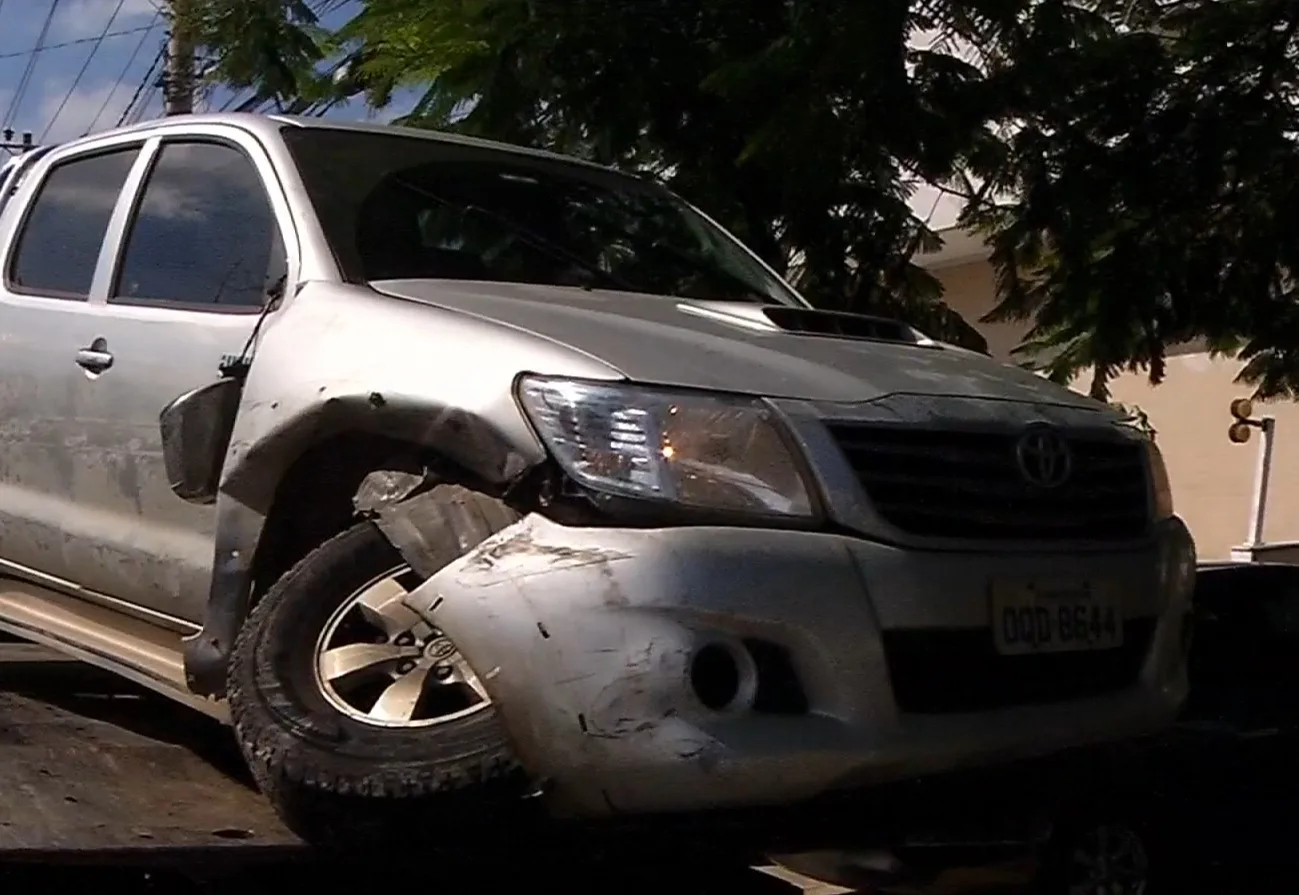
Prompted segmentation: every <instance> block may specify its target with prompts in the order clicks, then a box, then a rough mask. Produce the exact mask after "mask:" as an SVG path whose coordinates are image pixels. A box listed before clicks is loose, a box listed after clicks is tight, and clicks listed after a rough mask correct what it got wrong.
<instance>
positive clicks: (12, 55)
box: [0, 0, 158, 59]
mask: <svg viewBox="0 0 1299 895" xmlns="http://www.w3.org/2000/svg"><path fill="white" fill-rule="evenodd" d="M3 4H4V0H0V5H3ZM157 27H158V26H157V24H153V25H137V26H136V27H134V28H123V29H121V30H120V31H110V32H108V33H107V34H105V35H104V37H106V38H107V37H126V36H127V35H128V34H139V33H140V32H141V31H152V30H153V29H154V28H157ZM98 40H99V38H98V37H78V38H77V39H76V40H65V41H63V42H62V43H56V44H46V45H45V46H43V47H41V48H40V49H39V50H19V51H18V52H16V53H0V59H17V58H18V57H19V56H30V55H31V54H32V53H45V52H48V51H50V50H62V49H66V48H67V47H76V46H80V45H81V44H92V43H95V42H97V41H98Z"/></svg>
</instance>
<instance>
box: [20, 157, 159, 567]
mask: <svg viewBox="0 0 1299 895" xmlns="http://www.w3.org/2000/svg"><path fill="white" fill-rule="evenodd" d="M143 143H144V141H143V140H140V139H137V140H135V141H133V142H127V143H122V142H119V143H117V144H115V145H113V144H110V145H108V146H99V147H95V148H92V149H89V150H86V151H83V152H73V151H71V150H68V151H62V152H60V151H57V150H56V151H55V152H54V153H53V154H52V155H51V164H50V165H49V166H48V167H42V166H40V165H37V166H35V168H33V169H32V171H33V173H32V175H31V181H32V182H31V183H29V184H24V186H23V188H22V189H20V190H19V191H18V192H17V193H16V194H15V195H13V196H12V197H11V198H10V200H9V202H8V203H7V204H6V206H5V208H4V213H3V215H0V224H3V227H2V228H0V245H4V246H7V247H8V250H7V252H6V254H5V257H4V265H3V266H4V285H3V288H0V559H3V560H4V561H5V564H6V568H5V571H6V572H9V573H12V572H14V571H18V572H21V573H33V574H35V575H36V576H37V577H39V578H42V579H44V578H45V577H49V578H53V579H55V582H56V583H58V582H65V583H66V582H69V581H75V580H76V579H77V578H78V577H79V576H80V575H81V574H82V572H83V571H84V568H85V567H84V563H83V562H82V560H83V559H84V557H86V556H87V555H88V550H89V547H88V545H90V544H93V543H96V542H99V541H101V540H102V539H103V538H104V537H105V536H106V534H107V530H108V529H111V528H114V527H116V526H117V525H118V523H117V522H116V521H115V520H110V519H106V518H105V517H104V516H103V514H102V513H98V512H96V511H95V510H94V509H93V508H87V507H84V506H83V505H82V502H83V501H84V500H85V499H86V496H87V495H88V494H92V493H95V492H96V490H97V489H98V488H100V487H101V483H105V484H106V483H107V481H108V480H109V477H110V476H111V473H110V472H108V471H106V470H102V469H101V468H100V466H99V464H101V463H102V462H103V458H102V457H99V456H92V455H95V454H97V446H96V445H95V444H94V442H92V441H91V440H89V439H88V438H87V433H86V432H85V431H84V428H83V426H82V423H81V418H83V417H85V416H87V415H93V413H94V410H93V408H91V407H87V406H85V405H84V404H81V403H79V402H80V401H81V400H82V399H83V398H84V395H82V394H81V391H80V385H79V381H80V380H81V379H82V378H83V371H82V370H81V369H80V368H79V367H78V366H77V365H76V359H77V352H78V350H79V349H81V348H84V347H86V346H88V345H89V344H90V343H91V342H92V340H93V339H94V338H95V334H96V331H97V327H98V324H97V312H98V310H99V307H97V306H96V305H95V302H94V300H95V298H96V297H97V298H99V299H100V300H101V301H102V298H103V295H102V285H101V284H102V280H103V276H102V275H101V274H99V273H98V272H97V271H98V269H99V268H100V267H101V264H100V256H101V255H102V254H103V251H102V246H103V244H104V242H105V236H106V235H107V234H108V233H109V231H110V223H111V221H112V220H113V216H114V210H115V209H116V208H117V206H118V205H119V198H120V195H121V193H122V191H123V187H124V186H125V184H126V183H127V180H128V177H129V176H130V174H131V172H132V170H133V168H134V167H135V165H136V162H137V159H138V158H139V155H140V150H141V147H142V145H143ZM12 186H13V184H12V183H11V184H10V187H12ZM97 291H98V293H99V294H97ZM15 566H16V567H17V569H15V568H14V567H15Z"/></svg>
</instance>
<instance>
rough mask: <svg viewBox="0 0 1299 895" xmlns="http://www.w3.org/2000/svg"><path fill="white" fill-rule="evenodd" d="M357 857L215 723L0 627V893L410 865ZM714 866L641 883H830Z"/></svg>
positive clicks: (679, 892) (757, 887) (660, 888)
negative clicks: (324, 839)
mask: <svg viewBox="0 0 1299 895" xmlns="http://www.w3.org/2000/svg"><path fill="white" fill-rule="evenodd" d="M366 857H367V856H360V861H357V860H356V859H355V856H348V857H344V858H342V859H333V858H327V857H322V856H321V855H319V854H317V853H315V852H313V851H312V850H311V849H310V848H309V847H307V846H306V845H305V844H304V843H303V842H302V841H301V840H299V839H298V838H297V837H296V836H294V834H293V833H291V832H290V831H289V830H288V829H286V828H285V827H284V825H283V824H282V823H281V822H280V821H279V819H278V818H277V817H276V816H275V813H274V812H273V811H272V810H271V808H270V807H269V805H267V803H266V802H265V801H264V800H263V799H262V797H261V795H260V794H259V793H258V792H257V791H256V790H255V789H254V788H253V786H252V783H251V781H250V780H249V778H248V776H247V773H246V771H245V769H244V766H243V762H242V760H241V758H240V756H239V754H238V750H237V749H236V747H235V744H234V741H233V738H232V737H231V736H230V733H229V731H228V730H227V729H226V728H224V727H223V726H222V725H221V724H220V723H219V722H217V721H215V720H213V719H211V718H209V717H207V716H204V715H202V714H200V713H198V712H195V711H193V710H191V709H188V708H186V707H184V706H182V705H179V704H176V703H173V702H170V701H169V700H167V699H165V698H163V697H160V696H158V695H157V694H155V693H153V692H151V691H149V690H147V689H145V688H143V687H140V686H137V685H135V684H133V683H131V682H129V681H125V680H123V679H121V678H119V677H117V676H115V675H113V674H111V673H109V672H106V671H101V670H100V669H98V668H95V667H94V666H91V665H87V664H85V663H82V662H78V661H76V660H72V659H67V658H64V657H61V656H59V655H57V654H55V653H53V652H51V651H50V650H47V649H46V648H44V647H42V646H38V645H35V644H31V643H26V642H21V641H17V640H15V639H13V638H10V637H8V636H7V635H0V888H4V889H6V890H8V889H13V890H15V891H30V890H35V889H37V888H39V887H41V886H46V887H49V886H51V885H52V884H54V883H58V884H60V888H66V887H67V886H68V885H70V884H73V883H75V884H76V885H78V886H79V885H80V884H82V883H88V884H91V885H93V886H99V887H102V886H103V885H105V884H106V881H108V880H119V879H120V880H121V881H123V882H125V883H126V884H127V886H128V888H129V889H130V890H131V891H149V892H152V891H182V890H183V891H186V892H191V893H192V892H195V891H208V890H209V888H208V887H210V890H211V891H218V890H219V891H222V892H229V891H230V890H231V889H232V888H235V889H238V890H239V891H245V892H260V891H262V890H263V888H266V887H267V886H268V885H269V886H270V888H267V891H271V890H276V891H279V890H280V889H281V888H282V884H278V883H274V882H273V881H274V880H279V879H294V880H295V881H296V882H297V883H298V884H300V885H315V884H323V885H326V886H327V887H328V888H329V889H330V890H337V891H344V890H346V889H348V888H349V887H351V886H357V887H362V888H363V889H368V890H371V891H373V890H374V889H375V888H376V887H379V886H387V885H392V884H402V883H403V882H408V881H409V880H410V879H411V878H412V877H411V874H412V872H413V871H412V868H411V867H409V866H405V867H403V866H400V862H399V863H398V865H396V866H394V865H393V864H392V861H390V860H389V861H386V862H381V864H385V865H387V866H379V867H376V866H375V865H374V863H373V862H372V861H366V860H365V859H366ZM662 857H663V856H656V858H655V861H654V863H656V864H657V863H662V861H661V860H660V859H661V858H662ZM522 864H523V865H524V866H521V867H518V868H515V870H514V871H513V872H514V873H516V874H523V877H524V879H522V880H520V881H519V882H520V883H521V885H520V886H519V887H517V888H518V891H522V890H523V889H530V888H532V887H534V886H537V885H541V884H540V883H538V881H537V880H538V873H539V872H540V873H541V875H542V876H544V877H546V878H547V879H546V881H545V883H544V884H545V885H548V886H549V887H550V888H559V889H561V890H563V891H567V892H570V893H577V892H595V891H601V892H603V891H610V889H609V888H607V887H608V886H609V883H610V881H609V879H608V872H607V870H606V871H604V872H597V873H596V874H595V876H596V879H592V876H591V869H588V868H586V867H584V866H582V864H581V862H580V861H578V862H575V863H573V864H572V865H570V866H569V867H567V868H564V869H563V870H562V871H559V872H556V869H555V868H550V867H547V868H545V869H544V870H543V868H541V867H540V866H538V865H537V864H536V863H534V862H533V861H532V860H524V861H523V862H522ZM290 868H291V869H290ZM286 870H288V871H289V873H288V874H287V875H286V874H285V871H286ZM646 870H647V871H648V873H642V872H641V870H640V868H632V867H628V868H627V869H626V872H625V877H624V874H623V873H622V872H619V873H618V876H620V877H624V879H622V880H621V881H619V882H617V883H616V884H615V885H614V890H616V891H633V890H634V891H638V892H639V891H649V890H648V889H644V888H642V887H641V886H640V885H637V881H638V879H639V880H640V881H641V882H642V883H644V882H648V880H646V879H644V877H645V876H647V875H648V876H651V877H653V876H655V874H654V873H653V865H652V864H651V865H650V866H648V867H647V868H646ZM484 871H485V873H486V875H487V876H492V877H493V879H494V875H493V874H491V873H490V872H486V871H487V868H484ZM507 871H508V868H507ZM425 872H426V869H425ZM722 872H723V877H720V878H719V877H717V876H716V875H713V876H711V877H710V878H709V879H707V880H701V879H691V878H680V880H679V882H673V883H671V884H668V885H655V886H653V891H654V892H655V893H659V892H672V893H674V895H687V893H691V892H701V891H708V892H713V891H716V892H719V893H720V892H727V893H731V892H733V893H736V895H754V893H761V892H782V893H796V892H799V891H800V890H804V891H808V893H809V895H819V892H825V891H827V889H825V887H820V886H817V885H816V884H815V883H813V881H811V880H799V879H798V878H796V877H795V878H793V879H792V880H791V881H790V882H786V881H785V880H781V879H777V878H776V877H773V876H771V875H768V874H765V873H756V872H754V871H753V870H752V869H750V868H746V867H743V866H736V867H734V869H733V871H726V870H724V869H723V871H722ZM507 875H508V872H507ZM550 877H557V878H556V879H554V880H553V881H552V880H551V879H550ZM601 877H602V878H603V879H602V880H601V881H599V882H597V880H598V879H599V878H601ZM657 878H658V879H660V880H661V879H662V877H661V876H659V877H657ZM786 879H790V878H789V877H788V876H787V877H786ZM524 880H526V881H524ZM629 884H630V888H628V885H629ZM487 888H489V889H490V888H493V886H492V885H487ZM507 888H509V889H511V890H514V889H515V888H516V886H514V885H510V886H508V887H507ZM828 891H831V892H833V891H843V890H842V889H840V890H835V889H829V890H828Z"/></svg>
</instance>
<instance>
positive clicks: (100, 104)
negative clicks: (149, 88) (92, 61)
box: [31, 81, 135, 143]
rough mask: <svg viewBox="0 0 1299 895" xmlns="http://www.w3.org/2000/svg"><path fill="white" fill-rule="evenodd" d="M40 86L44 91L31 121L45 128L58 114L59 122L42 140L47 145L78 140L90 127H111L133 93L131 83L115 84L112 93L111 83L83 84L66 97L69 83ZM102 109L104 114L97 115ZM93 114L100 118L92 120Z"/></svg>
mask: <svg viewBox="0 0 1299 895" xmlns="http://www.w3.org/2000/svg"><path fill="white" fill-rule="evenodd" d="M43 86H44V87H45V88H46V89H45V90H44V92H43V95H42V96H41V99H40V104H39V105H38V106H36V108H35V111H34V112H33V114H32V115H31V119H32V120H34V121H39V122H41V128H42V129H44V128H45V127H46V126H48V124H49V122H50V120H51V119H52V118H53V117H54V114H55V113H56V112H58V114H59V117H58V120H57V121H55V122H54V126H53V127H51V128H50V131H49V133H48V134H47V135H46V137H45V142H47V143H58V142H61V141H64V140H71V139H73V138H75V137H79V136H81V135H82V134H83V133H85V132H86V130H87V129H89V128H90V127H91V126H92V124H93V125H94V129H95V130H97V131H98V130H105V129H107V128H110V127H113V126H114V125H115V124H117V119H118V118H120V117H121V115H122V112H123V111H125V110H126V106H127V103H129V102H130V101H131V95H132V94H133V93H134V92H135V91H134V87H133V86H132V85H130V84H120V85H117V90H116V91H114V90H113V86H114V84H113V82H111V81H109V82H101V83H99V84H94V85H87V84H83V85H81V86H79V87H78V88H77V89H76V90H75V91H73V92H72V95H71V96H68V94H67V89H68V82H64V83H54V84H50V83H47V84H45V85H43ZM110 95H111V96H110ZM65 96H66V97H67V103H66V104H64V105H63V110H62V111H61V112H59V105H60V104H62V103H63V100H64V97H65ZM105 100H107V102H108V105H107V106H105V105H104V102H105ZM101 110H102V111H103V114H99V113H100V111H101ZM96 115H99V120H98V122H96V121H95V116H96Z"/></svg>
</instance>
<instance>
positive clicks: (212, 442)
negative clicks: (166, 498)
mask: <svg viewBox="0 0 1299 895" xmlns="http://www.w3.org/2000/svg"><path fill="white" fill-rule="evenodd" d="M242 392H243V383H242V382H240V381H239V380H238V379H235V378H232V377H228V378H223V379H218V380H217V381H215V382H209V383H208V384H207V385H203V386H200V387H198V388H196V389H194V390H193V391H190V392H186V393H185V394H183V395H181V396H180V397H179V398H177V399H176V400H174V401H172V402H171V403H170V404H168V405H167V406H166V407H165V408H164V409H163V411H162V414H161V415H160V416H159V418H158V424H159V426H160V428H161V429H162V458H163V464H164V465H165V467H166V469H167V483H168V484H169V485H171V490H172V491H174V492H176V495H177V496H178V497H180V498H182V499H183V500H188V501H189V502H190V503H212V502H213V501H215V500H216V494H217V485H218V484H219V483H220V481H221V467H222V465H223V463H224V462H225V456H226V448H227V447H229V445H230V433H231V432H232V431H233V429H234V424H235V415H236V414H237V413H238V412H239V398H240V396H241V394H242Z"/></svg>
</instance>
